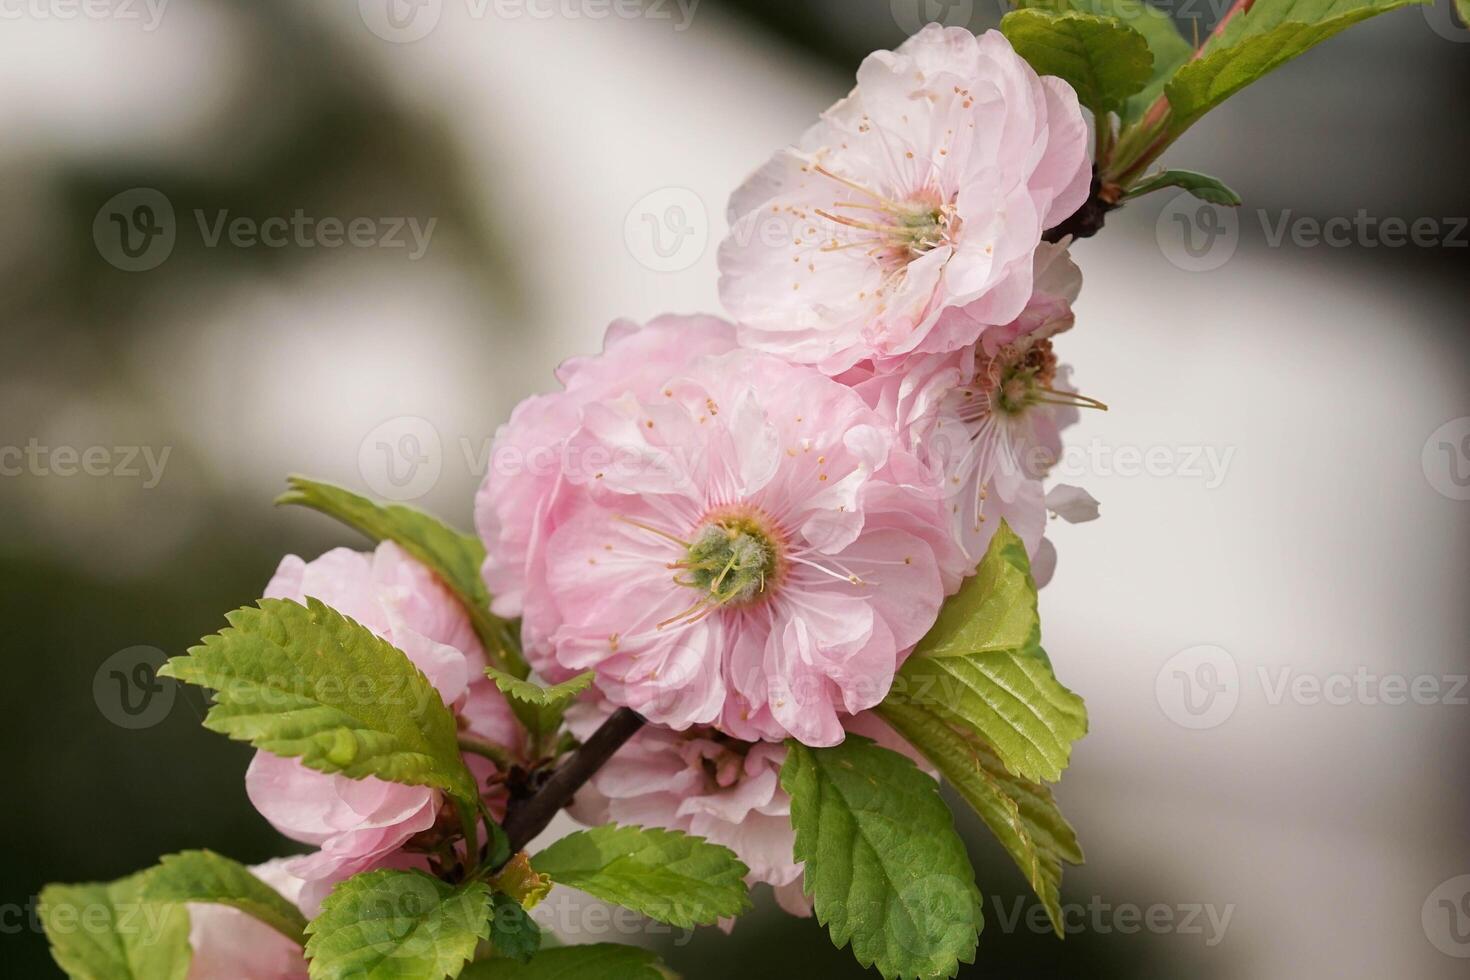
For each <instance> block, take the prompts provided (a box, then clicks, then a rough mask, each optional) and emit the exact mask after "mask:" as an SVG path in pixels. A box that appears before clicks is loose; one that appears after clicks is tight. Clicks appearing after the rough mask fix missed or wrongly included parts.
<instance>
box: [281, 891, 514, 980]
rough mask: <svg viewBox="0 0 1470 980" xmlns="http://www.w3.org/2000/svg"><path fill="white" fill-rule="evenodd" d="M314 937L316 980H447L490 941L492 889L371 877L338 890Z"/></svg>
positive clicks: (310, 952) (311, 954) (312, 929)
mask: <svg viewBox="0 0 1470 980" xmlns="http://www.w3.org/2000/svg"><path fill="white" fill-rule="evenodd" d="M306 933H307V935H308V936H309V937H310V938H309V939H308V940H307V943H306V955H307V958H308V959H309V960H310V961H311V964H310V975H311V980H443V978H445V977H454V976H458V975H459V974H460V971H461V970H462V969H463V967H464V964H465V962H466V961H468V960H469V958H470V957H472V956H473V955H474V954H475V947H476V945H478V944H479V942H480V940H482V939H486V938H488V936H489V934H490V889H489V887H488V886H487V885H485V883H484V882H471V883H470V884H467V885H462V886H460V887H459V888H456V887H454V886H453V885H449V884H446V883H444V882H442V881H440V880H439V879H437V878H433V877H430V876H429V875H426V874H424V873H423V872H421V871H391V870H382V871H369V872H367V873H366V874H360V875H357V876H355V877H352V878H348V879H347V880H346V881H344V882H342V883H341V884H340V885H338V886H337V887H336V888H334V889H333V890H332V893H331V894H330V895H328V896H327V899H326V901H324V902H323V903H322V910H321V913H320V914H319V915H318V916H317V917H316V918H315V919H313V920H312V921H311V923H310V924H309V925H308V926H307V927H306Z"/></svg>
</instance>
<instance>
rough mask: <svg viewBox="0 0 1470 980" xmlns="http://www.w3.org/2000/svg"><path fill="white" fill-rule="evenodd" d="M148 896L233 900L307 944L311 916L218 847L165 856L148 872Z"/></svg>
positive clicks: (219, 902)
mask: <svg viewBox="0 0 1470 980" xmlns="http://www.w3.org/2000/svg"><path fill="white" fill-rule="evenodd" d="M143 896H144V898H146V899H147V900H148V901H150V902H162V903H185V902H201V903H213V904H216V905H228V906H230V907H231V908H235V909H239V910H240V911H241V912H244V913H245V914H246V915H250V916H254V917H255V918H257V919H259V920H260V921H261V922H264V923H265V924H266V925H268V926H270V927H271V928H272V929H274V930H276V931H277V932H279V933H280V934H281V935H283V936H285V937H286V938H287V939H289V940H291V941H292V942H293V943H296V944H297V945H298V946H304V945H306V936H305V935H304V933H305V930H306V917H305V916H304V915H302V914H301V910H300V909H298V908H297V907H296V906H295V905H294V904H292V903H291V902H290V901H288V900H287V899H286V898H285V897H284V896H282V895H281V893H280V892H278V891H276V890H275V889H274V888H272V887H271V886H270V885H267V884H266V883H265V882H263V881H261V880H260V879H259V878H257V877H256V876H255V875H254V874H253V873H252V872H251V870H250V869H249V868H247V867H245V865H243V864H240V863H239V862H238V861H232V860H230V859H229V858H227V857H223V856H222V855H219V854H216V853H214V852H213V851H184V852H182V853H180V854H171V855H169V856H168V857H165V858H164V859H163V860H162V861H161V862H160V863H159V866H158V867H157V868H154V869H153V871H152V872H151V873H150V874H149V875H148V880H147V883H146V885H145V886H144V889H143Z"/></svg>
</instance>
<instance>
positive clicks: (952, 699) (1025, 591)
mask: <svg viewBox="0 0 1470 980" xmlns="http://www.w3.org/2000/svg"><path fill="white" fill-rule="evenodd" d="M1040 637H1041V619H1040V616H1039V615H1038V614H1037V610H1036V583H1035V581H1034V580H1033V579H1032V577H1031V561H1030V559H1029V558H1027V556H1026V547H1025V545H1024V544H1023V543H1022V542H1021V539H1020V538H1019V537H1017V536H1016V534H1015V532H1013V531H1012V530H1011V529H1010V527H1009V526H1007V525H1006V524H1005V522H1004V521H1002V522H1001V525H1000V527H999V528H997V529H996V532H995V536H994V537H993V538H991V541H990V547H989V548H988V549H987V550H986V552H985V557H984V558H983V559H981V561H980V567H979V570H978V571H977V572H976V574H975V575H974V576H973V577H972V578H970V579H969V580H968V581H967V582H965V584H964V585H963V586H962V587H961V588H960V591H959V592H957V593H956V594H955V595H953V596H951V597H950V598H949V599H948V600H947V601H946V602H945V604H944V606H943V608H941V609H940V611H939V617H938V619H937V620H936V621H935V624H934V626H933V628H931V629H930V630H929V632H928V633H927V634H926V635H925V636H924V638H923V639H922V640H920V641H919V644H918V646H917V647H916V648H915V650H914V654H913V655H912V656H911V657H909V659H908V660H907V661H906V662H905V663H904V665H903V667H902V668H901V669H900V670H899V672H898V677H897V678H896V679H895V681H894V684H893V687H892V688H891V689H890V690H889V692H888V697H887V698H885V699H884V704H911V705H917V706H920V707H923V708H925V709H926V710H928V711H930V712H931V713H933V714H935V715H937V716H939V717H941V718H943V719H944V720H945V721H946V722H948V723H949V724H952V725H957V726H959V727H961V728H964V729H966V730H969V731H973V732H976V733H978V734H979V735H981V736H982V737H984V738H985V739H986V741H988V742H990V743H991V744H992V745H994V746H995V747H996V750H997V752H998V753H999V754H1000V756H1001V758H1002V759H1003V760H1005V763H1006V766H1007V767H1008V768H1009V769H1010V770H1011V771H1012V772H1014V773H1016V774H1017V775H1018V776H1022V777H1024V778H1026V779H1031V780H1047V781H1051V782H1055V781H1056V780H1057V779H1059V778H1060V777H1061V774H1062V770H1063V769H1065V768H1066V767H1067V762H1068V761H1069V759H1070V758H1071V753H1072V743H1073V742H1075V741H1076V740H1077V739H1079V738H1081V737H1082V736H1083V735H1085V734H1086V733H1087V709H1086V706H1085V705H1084V704H1083V702H1082V699H1081V698H1079V697H1078V696H1077V695H1075V694H1073V693H1072V692H1071V691H1069V690H1067V689H1066V688H1065V687H1063V686H1062V685H1061V684H1060V683H1058V682H1057V679H1056V677H1054V676H1053V675H1052V670H1051V663H1050V662H1049V661H1048V660H1047V657H1046V653H1045V651H1043V650H1042V649H1041V646H1040Z"/></svg>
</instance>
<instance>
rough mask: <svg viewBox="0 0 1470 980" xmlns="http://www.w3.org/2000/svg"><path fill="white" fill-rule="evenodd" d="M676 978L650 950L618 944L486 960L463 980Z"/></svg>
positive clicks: (638, 979) (597, 944)
mask: <svg viewBox="0 0 1470 980" xmlns="http://www.w3.org/2000/svg"><path fill="white" fill-rule="evenodd" d="M672 976H673V974H672V973H670V972H668V971H667V970H666V969H664V968H663V966H662V965H661V964H660V963H659V961H658V957H657V956H655V955H654V954H653V953H652V952H651V951H650V950H646V949H639V948H638V947H637V946H619V945H618V944H616V943H592V944H590V945H587V946H563V947H560V948H558V949H544V950H542V951H541V952H539V953H537V954H536V956H535V957H534V958H533V959H532V960H531V962H530V963H524V964H523V963H517V962H515V961H514V960H482V961H481V962H479V963H472V964H470V966H469V967H468V968H467V969H466V970H465V971H464V972H463V973H461V974H460V977H461V978H462V980H669V978H671V977H672Z"/></svg>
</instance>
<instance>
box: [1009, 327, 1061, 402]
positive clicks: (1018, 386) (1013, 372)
mask: <svg viewBox="0 0 1470 980" xmlns="http://www.w3.org/2000/svg"><path fill="white" fill-rule="evenodd" d="M1008 353H1009V357H1006V356H1005V355H1002V357H1000V358H998V359H997V361H996V363H995V375H994V377H995V408H996V410H997V411H1001V412H1004V413H1006V414H1007V415H1020V414H1021V413H1022V412H1024V411H1026V409H1028V408H1030V407H1031V406H1032V405H1035V404H1036V403H1037V402H1039V401H1041V400H1042V396H1043V395H1044V394H1048V393H1050V391H1051V383H1052V381H1053V379H1055V378H1056V376H1057V355H1056V353H1055V352H1054V351H1053V350H1052V345H1051V341H1050V340H1039V341H1037V342H1036V343H1034V344H1031V345H1030V346H1028V347H1026V348H1025V349H1024V350H1021V351H1015V352H1008Z"/></svg>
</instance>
